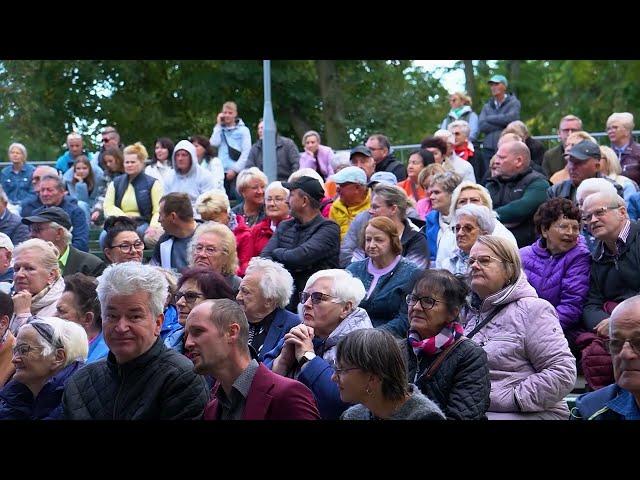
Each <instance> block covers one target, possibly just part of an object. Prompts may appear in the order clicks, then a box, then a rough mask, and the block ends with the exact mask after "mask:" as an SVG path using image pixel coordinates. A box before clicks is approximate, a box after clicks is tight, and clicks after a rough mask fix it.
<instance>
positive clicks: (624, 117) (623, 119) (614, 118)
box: [607, 112, 635, 133]
mask: <svg viewBox="0 0 640 480" xmlns="http://www.w3.org/2000/svg"><path fill="white" fill-rule="evenodd" d="M612 122H620V123H621V124H622V126H623V127H624V128H626V129H627V130H628V131H629V133H631V130H633V127H634V126H635V125H634V123H633V115H632V114H631V113H629V112H615V113H612V114H611V115H609V118H607V127H608V126H609V124H610V123H612Z"/></svg>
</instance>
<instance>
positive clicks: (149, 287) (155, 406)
mask: <svg viewBox="0 0 640 480" xmlns="http://www.w3.org/2000/svg"><path fill="white" fill-rule="evenodd" d="M97 291H98V300H99V301H100V305H101V310H102V331H103V334H104V340H105V342H106V344H107V346H108V347H109V354H108V355H107V359H106V361H100V362H95V363H91V364H89V365H87V366H85V367H84V368H82V369H81V370H79V371H78V372H77V373H76V374H74V375H73V377H71V379H70V380H69V382H68V383H67V386H66V388H65V391H64V395H63V398H62V404H63V407H64V415H65V418H67V419H70V420H107V419H111V420H187V419H193V420H195V419H200V418H202V414H203V412H204V407H205V405H206V403H207V401H208V399H209V393H208V389H207V385H206V382H205V380H204V378H203V377H201V376H199V375H196V374H195V373H194V372H193V364H192V363H191V361H189V359H187V357H185V356H183V355H181V354H180V353H178V352H176V351H175V350H172V349H169V348H167V347H166V346H165V345H164V343H163V342H162V340H161V339H160V330H161V328H162V323H163V319H164V315H163V313H162V312H163V309H164V303H165V300H166V298H167V292H168V284H167V280H166V279H165V277H164V275H163V274H162V273H161V272H160V271H159V270H157V269H155V268H154V267H151V266H149V265H142V264H139V263H137V262H125V263H119V264H114V265H111V266H109V267H108V268H107V269H106V270H105V271H104V273H103V274H102V276H101V277H100V278H99V279H98V289H97Z"/></svg>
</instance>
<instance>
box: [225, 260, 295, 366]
mask: <svg viewBox="0 0 640 480" xmlns="http://www.w3.org/2000/svg"><path fill="white" fill-rule="evenodd" d="M292 293H293V277H292V276H291V274H290V273H289V272H288V271H287V270H286V269H285V268H284V267H283V266H282V265H281V264H279V263H276V262H274V261H272V260H269V259H266V258H260V257H253V258H252V259H251V261H250V262H249V266H248V267H247V270H246V273H245V275H244V278H243V279H242V281H241V282H240V288H239V290H238V295H237V296H236V301H237V302H238V304H239V305H240V308H242V310H243V311H244V313H245V315H246V316H247V321H248V322H249V345H251V347H253V349H254V350H255V351H256V353H257V354H258V360H259V361H262V360H263V358H264V354H265V353H266V352H269V351H271V350H273V349H274V348H275V346H276V344H277V343H278V342H279V341H280V340H281V339H282V338H283V337H284V335H285V334H286V333H288V332H289V330H291V329H292V328H293V327H295V326H296V325H298V324H299V323H300V319H299V318H298V315H296V314H294V313H292V312H290V311H288V310H286V307H287V304H288V303H289V298H291V294H292Z"/></svg>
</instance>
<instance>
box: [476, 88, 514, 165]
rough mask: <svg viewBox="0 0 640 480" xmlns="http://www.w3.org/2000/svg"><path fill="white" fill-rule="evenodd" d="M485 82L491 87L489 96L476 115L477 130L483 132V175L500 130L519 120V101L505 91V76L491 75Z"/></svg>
mask: <svg viewBox="0 0 640 480" xmlns="http://www.w3.org/2000/svg"><path fill="white" fill-rule="evenodd" d="M487 83H488V84H489V88H491V98H490V99H489V100H488V101H487V103H485V105H484V107H482V111H481V112H480V116H479V117H478V130H479V131H480V132H481V133H484V140H483V141H482V152H483V153H482V157H483V162H482V166H483V167H484V168H483V172H482V174H483V175H484V173H485V172H486V171H487V170H488V169H489V160H491V157H493V156H494V155H495V154H496V151H497V150H498V139H499V138H500V133H501V132H502V130H504V128H505V127H506V126H507V125H508V124H509V123H511V122H513V121H514V120H520V101H519V100H518V99H517V98H516V97H515V95H513V94H508V93H507V87H508V86H509V83H508V82H507V78H506V77H505V76H504V75H493V76H492V77H491V78H490V79H489V81H488V82H487Z"/></svg>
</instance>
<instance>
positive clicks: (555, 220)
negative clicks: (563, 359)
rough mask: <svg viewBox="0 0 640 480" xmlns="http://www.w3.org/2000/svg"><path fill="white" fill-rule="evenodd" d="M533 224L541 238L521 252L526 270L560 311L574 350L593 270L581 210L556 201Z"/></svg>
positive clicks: (540, 210)
mask: <svg viewBox="0 0 640 480" xmlns="http://www.w3.org/2000/svg"><path fill="white" fill-rule="evenodd" d="M533 222H534V223H535V226H536V231H537V232H538V235H539V237H540V238H538V240H537V241H536V242H535V243H534V244H532V245H529V246H528V247H524V248H521V249H520V257H521V258H522V267H523V269H524V271H525V273H526V274H527V279H528V280H529V283H530V284H531V286H532V287H533V288H535V290H536V292H538V296H539V297H540V298H544V299H545V300H547V301H548V302H549V303H551V305H553V306H554V307H556V311H557V312H558V318H559V319H560V325H561V326H562V330H563V331H564V334H565V337H567V341H568V342H569V346H570V347H571V349H572V350H574V346H575V339H576V337H577V336H578V334H579V333H580V319H581V317H582V308H583V306H584V304H585V301H586V299H587V292H588V291H589V272H590V270H591V255H590V254H589V249H588V248H587V246H586V244H585V243H584V240H583V238H582V237H581V236H580V209H579V208H578V207H576V206H575V205H574V204H573V202H572V201H571V200H568V199H566V198H554V199H552V200H549V201H548V202H545V203H543V204H542V205H540V207H539V208H538V211H537V212H536V214H535V216H534V217H533Z"/></svg>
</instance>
